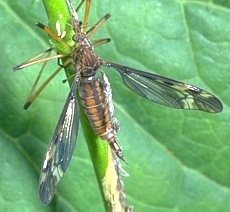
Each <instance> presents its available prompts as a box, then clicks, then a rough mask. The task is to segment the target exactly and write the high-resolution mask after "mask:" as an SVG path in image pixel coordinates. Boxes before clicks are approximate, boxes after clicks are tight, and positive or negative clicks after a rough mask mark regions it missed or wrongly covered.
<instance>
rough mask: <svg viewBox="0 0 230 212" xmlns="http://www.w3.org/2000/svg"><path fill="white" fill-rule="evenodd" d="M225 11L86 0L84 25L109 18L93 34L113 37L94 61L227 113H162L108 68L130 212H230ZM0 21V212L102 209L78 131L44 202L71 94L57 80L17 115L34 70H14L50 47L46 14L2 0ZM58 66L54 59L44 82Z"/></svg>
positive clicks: (223, 6)
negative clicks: (178, 86) (192, 88)
mask: <svg viewBox="0 0 230 212" xmlns="http://www.w3.org/2000/svg"><path fill="white" fill-rule="evenodd" d="M222 2H223V3H222ZM75 5H76V6H77V2H75ZM229 8H230V5H229V4H227V3H225V2H224V1H216V3H213V1H188V0H187V1H166V0H157V1H156V0H151V1H147V0H145V1H142V2H141V3H140V1H134V0H132V1H131V0H126V1H117V2H114V1H109V0H104V1H103V3H100V1H96V0H95V1H92V7H91V15H90V19H89V26H92V25H93V24H94V23H95V22H97V21H98V20H99V19H100V18H101V17H102V16H104V15H105V14H106V13H110V14H111V15H112V17H111V18H110V20H108V22H107V23H105V25H104V26H102V27H101V29H100V30H99V31H98V32H97V33H96V35H95V37H94V38H107V37H109V38H111V39H112V41H111V42H110V43H109V44H106V45H103V46H101V47H97V48H96V52H97V53H98V55H100V56H101V57H102V58H104V59H107V60H110V61H113V62H116V63H120V64H123V65H126V66H130V67H133V68H138V69H141V70H144V71H148V72H153V73H156V74H159V75H162V76H166V77H170V78H173V79H176V80H180V81H184V82H187V83H191V84H194V85H196V86H199V87H201V88H203V89H205V90H206V91H209V92H211V93H213V94H214V95H216V96H217V97H218V98H219V99H220V100H221V101H222V103H223V106H224V110H223V112H222V113H220V114H209V113H204V112H200V111H183V110H176V109H171V108H166V107H163V106H160V105H157V104H154V103H152V102H150V101H148V100H145V99H143V98H141V97H139V96H137V95H135V94H134V93H132V92H131V91H130V90H128V89H127V88H126V87H125V86H124V84H123V82H122V80H121V79H120V76H119V75H118V74H117V73H116V71H114V70H113V69H105V71H106V73H107V76H108V77H109V79H110V82H111V86H112V88H113V98H114V104H115V109H116V114H117V117H118V119H119V120H120V125H121V131H120V132H119V133H118V139H119V141H120V144H121V145H122V149H123V152H124V154H125V158H126V160H127V161H128V162H129V165H126V164H124V165H123V168H124V169H125V170H126V171H127V172H128V173H129V174H130V177H128V178H126V177H124V183H125V189H126V195H127V199H128V204H129V205H133V206H134V210H135V211H151V212H152V211H189V212H190V211H229V208H230V192H229V187H230V180H229V176H230V148H229V147H230V139H229V138H230V131H229V129H230V122H229V117H230V98H229V93H230V86H229V79H230V71H229V68H230V67H229V64H230V52H229V49H230V48H229V42H230V39H229V38H230V25H229V20H230V10H229ZM81 11H82V10H81ZM81 17H82V16H81ZM0 18H1V19H0V20H1V21H0V24H1V26H0V28H1V34H0V36H1V39H0V42H1V72H0V73H1V77H0V80H1V83H0V99H1V104H0V129H1V131H0V154H1V157H0V165H1V175H0V182H1V183H0V190H1V195H0V208H1V209H3V211H4V210H5V211H16V210H17V211H41V210H42V211H103V202H102V199H101V197H100V194H99V188H98V186H97V183H96V178H95V175H94V172H93V167H92V164H91V161H90V157H89V154H88V150H87V147H86V144H85V141H84V137H83V134H82V130H81V129H80V132H79V135H78V139H77V147H76V150H75V153H74V156H73V158H72V161H71V165H70V167H69V168H68V171H67V172H66V174H65V176H64V178H63V180H62V181H61V183H60V185H59V186H58V189H57V192H56V195H55V198H54V200H53V201H52V202H51V204H50V205H49V206H43V205H42V204H41V203H40V201H39V198H38V191H37V187H38V185H37V184H38V179H39V172H40V168H41V165H42V160H43V158H44V155H45V151H46V148H47V146H48V143H49V140H50V138H51V136H52V133H53V130H54V128H55V125H56V122H57V120H58V117H59V114H60V113H61V110H62V107H63V105H64V102H65V99H66V97H67V93H68V91H69V88H68V85H67V84H62V82H61V81H62V79H65V75H64V73H61V74H59V75H58V76H57V77H56V78H55V79H54V80H53V81H52V82H51V83H50V84H49V85H48V86H47V88H46V89H45V90H44V91H43V92H42V94H41V95H40V96H39V97H38V98H37V99H36V101H35V102H34V103H33V104H32V106H31V107H30V108H29V109H28V110H27V111H25V110H23V109H22V107H23V104H24V103H25V100H26V98H27V95H28V94H29V91H30V89H31V86H32V84H33V81H34V80H35V78H36V75H37V73H38V71H39V68H40V66H39V65H36V66H33V67H30V68H27V69H24V70H21V71H18V72H15V73H14V72H13V71H12V67H13V66H16V65H18V64H19V63H21V62H22V61H25V60H27V59H29V58H30V57H32V56H33V55H36V54H37V53H39V52H41V51H43V50H45V49H47V48H48V47H49V44H48V39H47V35H46V34H45V33H44V32H42V31H41V30H39V29H37V28H36V27H35V25H34V23H35V22H36V21H37V20H38V21H40V22H42V23H44V24H46V22H47V20H46V15H45V11H44V8H43V5H42V4H41V2H40V1H32V0H27V1H26V0H21V1H20V3H19V2H15V1H6V0H5V1H1V3H0ZM81 19H82V18H81ZM57 67H58V66H57V62H56V61H51V62H50V63H49V66H48V67H47V68H46V70H45V73H44V78H45V77H47V76H49V74H50V73H52V71H54V70H55V68H57Z"/></svg>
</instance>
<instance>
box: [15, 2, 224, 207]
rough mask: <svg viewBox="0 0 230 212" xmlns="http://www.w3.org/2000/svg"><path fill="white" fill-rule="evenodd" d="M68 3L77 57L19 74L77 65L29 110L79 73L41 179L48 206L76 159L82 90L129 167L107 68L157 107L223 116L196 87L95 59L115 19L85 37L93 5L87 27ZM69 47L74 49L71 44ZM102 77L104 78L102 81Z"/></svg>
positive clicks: (93, 120)
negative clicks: (97, 36) (103, 31)
mask: <svg viewBox="0 0 230 212" xmlns="http://www.w3.org/2000/svg"><path fill="white" fill-rule="evenodd" d="M83 1H84V0H82V2H83ZM66 3H67V5H68V8H69V12H70V15H71V24H72V28H73V30H74V36H73V41H74V43H75V45H74V46H69V48H70V50H71V55H62V54H58V55H57V56H55V57H52V58H51V57H47V58H46V59H44V60H42V61H40V60H38V61H36V60H29V61H27V62H24V63H22V64H21V65H19V66H16V67H15V68H14V70H19V69H22V68H24V67H27V66H29V65H32V64H34V63H38V62H47V61H48V60H49V59H53V58H64V57H70V56H71V59H70V60H68V61H67V62H66V63H64V64H63V65H62V66H61V67H60V68H59V69H57V71H56V72H55V73H54V74H53V75H52V76H51V77H50V78H49V79H48V80H47V81H46V82H45V83H44V85H43V86H41V88H40V89H38V92H36V93H35V94H33V92H32V94H31V95H30V97H29V100H28V101H27V102H26V104H25V108H27V107H29V105H30V104H31V103H32V101H33V100H34V99H35V97H36V96H37V95H38V94H39V93H40V92H41V90H42V89H43V88H44V87H45V86H46V84H48V82H49V81H50V80H51V79H52V78H53V77H54V75H56V74H57V73H58V72H59V71H60V70H61V69H62V68H63V67H65V66H67V65H68V64H70V63H71V64H73V65H74V68H75V74H74V80H73V83H72V85H71V88H70V92H69V94H68V97H67V100H66V103H65V105H64V108H63V110H62V113H61V115H60V118H59V121H58V123H57V126H56V129H55V131H54V134H53V136H52V138H51V141H50V144H49V147H48V149H47V152H46V155H45V159H44V162H43V166H42V170H41V174H40V180H39V195H40V199H41V202H42V203H43V204H48V203H49V202H50V201H51V200H52V198H53V195H54V193H55V189H56V187H57V184H58V183H59V181H60V180H61V178H62V177H63V174H64V173H65V171H66V169H67V167H68V165H69V163H70V160H71V157H72V155H73V151H74V148H75V143H76V137H77V132H78V123H79V113H78V104H77V101H76V90H78V92H79V94H80V98H81V103H82V105H83V108H84V111H85V114H86V116H87V118H88V121H89V122H90V124H91V126H92V128H93V129H94V131H95V133H96V134H97V135H98V136H100V137H101V138H102V139H103V140H105V141H107V142H108V144H109V145H110V147H111V148H112V149H113V150H114V152H115V153H116V155H117V156H118V157H119V158H120V159H122V160H124V161H125V159H124V156H123V153H122V151H121V148H120V146H119V145H118V142H117V138H116V133H117V131H118V130H119V123H118V121H117V119H116V118H115V113H114V108H113V104H112V93H111V89H110V84H109V82H108V79H107V77H106V75H105V74H104V72H103V70H102V67H103V66H104V67H109V68H113V69H115V70H116V71H118V73H119V74H120V75H121V77H122V79H123V81H124V84H125V85H126V86H127V87H128V88H129V89H130V90H132V91H133V92H135V93H136V94H138V95H140V96H142V97H144V98H146V99H149V100H151V101H153V102H155V103H157V104H160V105H164V106H167V107H171V108H176V109H186V110H200V111H204V112H209V113H218V112H221V111H222V104H221V102H220V101H219V100H218V99H217V98H216V97H215V96H214V95H212V94H211V93H208V92H207V91H204V90H202V89H200V88H198V87H196V86H194V85H190V84H186V83H183V82H179V81H176V80H173V79H169V78H166V77H162V76H159V75H155V74H152V73H147V72H144V71H140V70H137V69H133V68H130V67H126V66H123V65H119V64H116V63H113V62H110V61H107V60H105V59H102V58H100V57H99V56H98V55H97V54H95V52H94V46H96V45H99V44H103V43H107V42H108V41H109V39H102V40H99V41H96V42H91V41H90V39H89V38H90V37H91V36H92V34H93V33H94V32H95V31H96V30H97V29H98V28H99V27H100V26H101V24H103V23H104V22H105V21H106V20H107V19H108V18H109V17H110V15H109V14H107V15H105V16H104V17H103V18H102V19H101V20H100V21H99V22H98V23H97V24H96V25H95V26H94V27H92V28H91V29H90V30H89V31H88V32H85V29H86V26H87V19H88V13H89V5H90V0H86V9H85V18H84V22H83V23H82V22H80V21H79V20H78V15H77V12H76V11H75V9H74V7H73V5H72V2H71V1H70V0H66ZM37 26H38V27H40V28H41V29H43V30H44V31H45V32H46V33H47V34H49V35H50V36H51V37H53V38H54V39H56V40H57V41H58V42H60V43H64V42H63V40H62V38H61V37H60V36H57V35H55V33H53V32H52V31H51V30H50V29H49V28H48V27H46V26H44V25H43V24H41V23H37ZM63 45H66V46H68V44H66V43H64V44H63ZM36 58H37V57H36ZM99 73H100V75H101V77H100V79H99V77H98V76H97V75H98V74H99ZM35 84H36V83H35Z"/></svg>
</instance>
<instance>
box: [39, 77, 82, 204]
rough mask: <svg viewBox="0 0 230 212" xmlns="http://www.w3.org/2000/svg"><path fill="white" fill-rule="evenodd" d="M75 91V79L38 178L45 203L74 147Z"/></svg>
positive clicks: (51, 193)
mask: <svg viewBox="0 0 230 212" xmlns="http://www.w3.org/2000/svg"><path fill="white" fill-rule="evenodd" d="M75 93H76V81H75V82H74V83H73V85H72V87H71V90H70V93H69V95H68V97H67V100H66V103H65V106H64V108H63V110H62V113H61V116H60V118H59V121H58V123H57V126H56V129H55V131H54V134H53V136H52V138H51V141H50V144H49V147H48V149H47V152H46V155H45V159H44V162H43V166H42V170H41V174H40V179H39V196H40V199H41V202H42V203H43V204H45V205H46V204H48V203H49V202H50V201H51V200H52V198H53V196H54V192H55V189H56V187H57V184H58V183H59V181H60V180H61V178H62V177H63V175H64V173H65V171H66V169H67V167H68V165H69V163H70V160H71V157H72V155H73V151H74V148H75V144H76V137H77V131H78V123H79V114H78V105H77V103H76V94H75Z"/></svg>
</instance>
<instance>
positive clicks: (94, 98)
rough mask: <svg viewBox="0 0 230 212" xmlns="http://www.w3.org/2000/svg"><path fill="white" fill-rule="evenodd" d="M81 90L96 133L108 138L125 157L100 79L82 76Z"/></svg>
mask: <svg viewBox="0 0 230 212" xmlns="http://www.w3.org/2000/svg"><path fill="white" fill-rule="evenodd" d="M79 92H80V97H81V102H82V105H83V107H84V110H85V114H86V116H87V118H88V120H89V122H90V124H91V126H92V128H93V129H94V131H95V133H96V134H97V135H99V136H100V137H101V139H103V140H106V141H107V142H108V143H109V145H110V146H111V148H112V149H114V150H115V152H116V154H117V155H118V156H119V157H120V158H122V159H123V155H122V152H121V149H120V147H119V145H118V144H117V142H116V137H115V133H116V132H115V130H114V128H113V125H112V123H111V117H110V114H109V109H108V105H107V103H106V102H105V94H104V93H103V88H102V86H101V84H100V81H99V79H98V78H97V77H96V76H95V75H94V76H90V77H83V76H82V77H81V79H80V86H79Z"/></svg>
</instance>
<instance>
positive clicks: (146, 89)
mask: <svg viewBox="0 0 230 212" xmlns="http://www.w3.org/2000/svg"><path fill="white" fill-rule="evenodd" d="M102 65H105V66H108V67H113V68H115V69H116V70H117V71H118V72H119V73H120V75H121V76H122V78H123V81H124V83H125V85H126V86H127V87H128V88H129V89H131V90H132V91H134V92H135V93H137V94H138V95H140V96H142V97H144V98H146V99H149V100H151V101H153V102H155V103H158V104H161V105H164V106H167V107H172V108H177V109H187V110H202V111H205V112H210V113H218V112H221V111H222V109H223V106H222V104H221V102H220V101H219V100H218V99H217V98H216V97H215V96H213V95H212V94H210V93H208V92H206V91H204V90H202V89H200V88H198V87H196V86H193V85H190V84H185V83H182V82H179V81H176V80H172V79H169V78H165V77H161V76H158V75H155V74H151V73H147V72H143V71H139V70H136V69H132V68H129V67H126V66H121V65H119V64H116V63H112V62H108V61H102Z"/></svg>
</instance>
